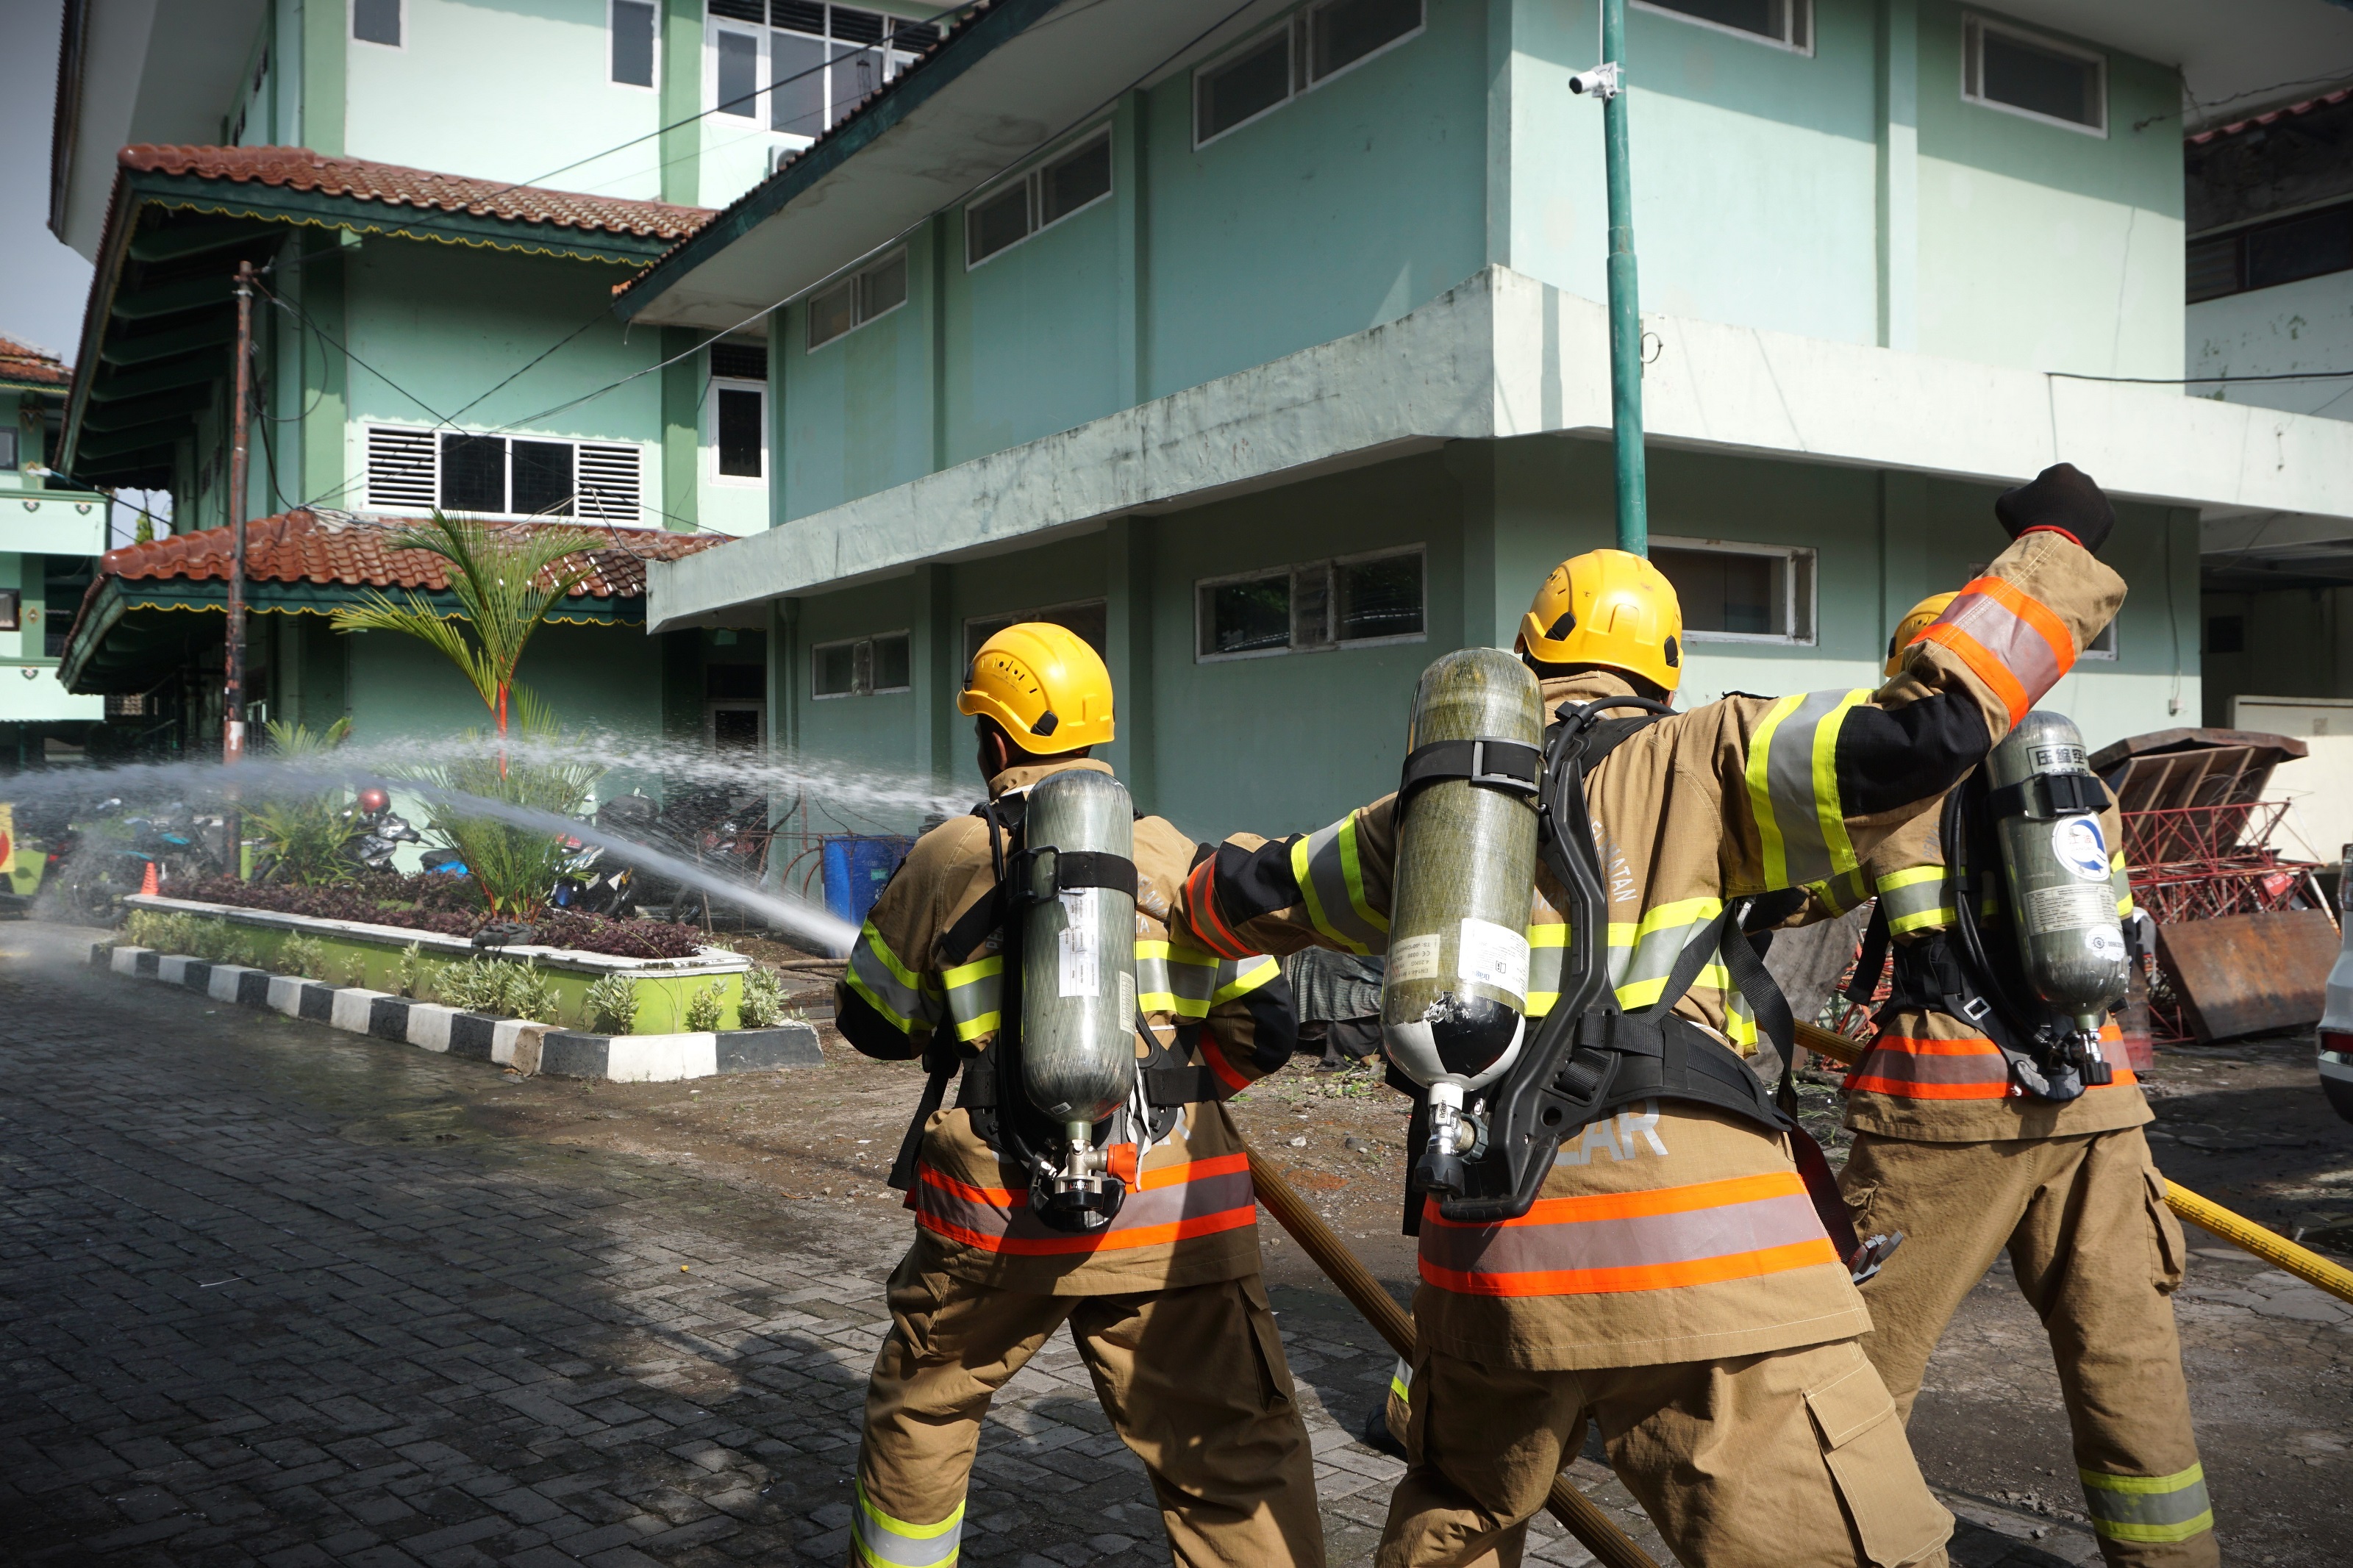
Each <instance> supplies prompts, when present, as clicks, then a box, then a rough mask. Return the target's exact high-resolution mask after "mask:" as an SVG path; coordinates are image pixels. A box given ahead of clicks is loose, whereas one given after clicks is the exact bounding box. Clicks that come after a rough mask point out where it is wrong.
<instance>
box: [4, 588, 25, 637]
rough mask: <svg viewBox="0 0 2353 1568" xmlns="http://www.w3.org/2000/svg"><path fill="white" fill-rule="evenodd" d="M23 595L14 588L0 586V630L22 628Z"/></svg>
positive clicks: (7, 630)
mask: <svg viewBox="0 0 2353 1568" xmlns="http://www.w3.org/2000/svg"><path fill="white" fill-rule="evenodd" d="M24 604H25V600H24V595H23V592H22V590H20V589H16V588H0V632H13V631H21V630H22V629H23V628H24Z"/></svg>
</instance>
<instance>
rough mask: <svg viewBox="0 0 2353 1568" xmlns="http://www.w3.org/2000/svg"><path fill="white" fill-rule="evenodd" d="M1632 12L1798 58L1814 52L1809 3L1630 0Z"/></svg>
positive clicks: (1809, 0)
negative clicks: (1655, 14) (1757, 41)
mask: <svg viewBox="0 0 2353 1568" xmlns="http://www.w3.org/2000/svg"><path fill="white" fill-rule="evenodd" d="M1634 8H1635V9H1636V10H1638V11H1659V12H1663V13H1665V14H1666V15H1667V16H1674V17H1677V18H1679V19H1681V20H1683V21H1685V22H1696V23H1698V24H1699V25H1700V26H1703V27H1714V28H1716V29H1717V30H1719V31H1721V32H1726V33H1738V34H1740V35H1741V36H1742V37H1750V38H1761V39H1763V40H1764V41H1765V42H1767V43H1768V44H1778V45H1780V46H1781V47H1783V48H1785V49H1795V50H1796V51H1797V52H1798V53H1799V54H1801V55H1810V54H1812V53H1813V52H1814V26H1813V23H1814V5H1813V0H1634Z"/></svg>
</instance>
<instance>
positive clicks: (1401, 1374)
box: [1389, 1356, 1413, 1404]
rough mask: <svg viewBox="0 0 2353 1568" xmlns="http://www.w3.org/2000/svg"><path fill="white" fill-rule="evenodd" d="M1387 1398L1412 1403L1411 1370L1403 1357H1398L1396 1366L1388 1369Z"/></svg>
mask: <svg viewBox="0 0 2353 1568" xmlns="http://www.w3.org/2000/svg"><path fill="white" fill-rule="evenodd" d="M1389 1397H1391V1398H1392V1399H1402V1400H1404V1401H1406V1402H1407V1403H1408V1404H1411V1403H1412V1402H1413V1368H1412V1367H1411V1366H1410V1365H1409V1364H1408V1363H1407V1362H1406V1359H1405V1357H1403V1356H1399V1357H1398V1361H1397V1365H1395V1366H1394V1367H1391V1368H1390V1369H1389Z"/></svg>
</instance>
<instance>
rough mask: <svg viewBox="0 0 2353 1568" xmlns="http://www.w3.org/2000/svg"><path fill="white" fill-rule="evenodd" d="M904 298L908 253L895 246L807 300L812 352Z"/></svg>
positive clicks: (880, 313) (894, 307)
mask: <svg viewBox="0 0 2353 1568" xmlns="http://www.w3.org/2000/svg"><path fill="white" fill-rule="evenodd" d="M906 302H907V253H906V252H905V251H903V250H894V251H892V253H891V254H890V255H888V256H886V257H884V258H882V259H881V260H880V261H878V262H876V263H874V264H873V265H872V266H871V267H869V268H866V269H865V270H863V271H860V272H853V273H851V274H850V275H849V277H847V278H845V279H842V280H841V281H840V282H839V283H837V284H835V285H834V286H833V287H832V288H830V289H827V290H825V291H824V292H823V293H821V294H812V295H810V296H809V302H808V346H809V352H810V353H815V352H816V351H817V350H818V349H821V348H823V347H824V346H825V345H826V344H828V343H829V342H833V340H834V339H836V338H838V337H841V336H842V335H844V334H845V333H848V332H850V331H855V330H856V329H858V328H860V327H862V326H864V325H865V324H866V323H867V322H869V321H873V320H874V319H875V318H876V317H878V316H887V315H889V314H890V313H891V312H892V311H893V310H897V309H898V308H899V307H900V306H902V305H903V304H905V303H906Z"/></svg>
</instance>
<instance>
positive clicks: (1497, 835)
mask: <svg viewBox="0 0 2353 1568" xmlns="http://www.w3.org/2000/svg"><path fill="white" fill-rule="evenodd" d="M1451 741H1509V742H1516V743H1518V744H1520V745H1523V746H1529V747H1539V746H1541V745H1542V744H1543V743H1544V702H1543V696H1542V692H1541V690H1540V689H1539V688H1538V687H1537V685H1536V679H1535V676H1534V675H1533V674H1532V673H1531V672H1530V671H1529V669H1528V668H1527V666H1525V665H1524V664H1522V663H1521V662H1520V661H1519V660H1518V659H1517V658H1514V656H1512V655H1511V654H1509V653H1506V652H1504V650H1503V649H1501V648H1491V647H1472V648H1461V649H1459V650H1457V651H1455V652H1453V653H1450V654H1447V655H1445V656H1444V657H1442V658H1439V659H1438V660H1436V661H1435V662H1434V663H1432V664H1431V665H1430V668H1428V669H1426V670H1424V671H1423V672H1422V677H1421V683H1420V685H1419V688H1418V689H1417V690H1416V692H1415V695H1414V709H1413V721H1412V724H1411V726H1410V728H1409V731H1408V736H1407V743H1408V749H1409V751H1411V750H1414V749H1417V748H1419V747H1423V746H1429V745H1433V744H1436V743H1439V742H1451ZM1535 868H1536V812H1535V801H1534V799H1533V798H1532V797H1531V796H1529V795H1524V794H1521V793H1518V792H1517V791H1514V790H1510V789H1500V788H1496V787H1493V786H1492V785H1488V784H1473V783H1472V782H1471V781H1470V780H1469V779H1467V778H1449V779H1442V780H1440V781H1439V782H1437V783H1434V784H1425V785H1423V786H1422V787H1421V788H1420V789H1419V790H1418V791H1416V792H1415V793H1414V794H1413V795H1412V796H1411V798H1410V799H1409V800H1408V801H1406V803H1405V805H1404V808H1403V811H1402V813H1401V816H1400V820H1399V822H1398V847H1397V875H1396V889H1395V893H1394V895H1393V897H1392V899H1391V900H1390V905H1391V907H1390V911H1389V951H1388V974H1387V976H1386V977H1385V979H1384V981H1383V984H1382V986H1381V1034H1382V1038H1383V1040H1384V1042H1385V1044H1386V1046H1387V1048H1388V1055H1389V1059H1390V1060H1391V1061H1393V1062H1395V1063H1396V1064H1397V1066H1398V1070H1399V1071H1401V1072H1403V1073H1405V1074H1406V1076H1407V1077H1409V1078H1411V1079H1414V1080H1415V1081H1416V1082H1418V1083H1420V1084H1423V1085H1425V1086H1426V1085H1430V1084H1433V1083H1438V1082H1440V1081H1448V1080H1451V1081H1453V1082H1457V1083H1461V1084H1462V1085H1463V1086H1464V1087H1465V1088H1466V1089H1475V1088H1478V1087H1481V1086H1482V1085H1484V1084H1487V1083H1490V1082H1493V1080H1494V1079H1496V1078H1498V1077H1500V1076H1502V1074H1503V1072H1504V1069H1505V1068H1506V1067H1507V1066H1508V1065H1509V1063H1510V1061H1511V1059H1512V1057H1513V1054H1514V1051H1515V1049H1516V1047H1517V1046H1518V1043H1519V1041H1520V1039H1521V1037H1522V1036H1523V1034H1524V1033H1525V1027H1526V1022H1525V1016H1524V1015H1525V1011H1526V1008H1527V988H1528V939H1527V923H1528V911H1529V910H1530V909H1531V908H1532V907H1533V904H1534V900H1535Z"/></svg>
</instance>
